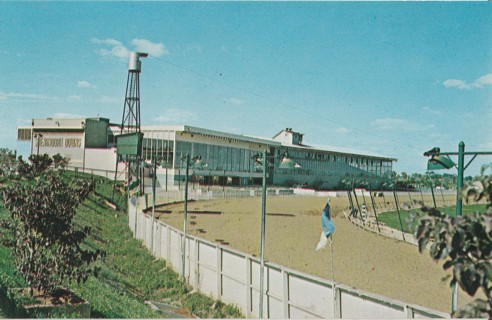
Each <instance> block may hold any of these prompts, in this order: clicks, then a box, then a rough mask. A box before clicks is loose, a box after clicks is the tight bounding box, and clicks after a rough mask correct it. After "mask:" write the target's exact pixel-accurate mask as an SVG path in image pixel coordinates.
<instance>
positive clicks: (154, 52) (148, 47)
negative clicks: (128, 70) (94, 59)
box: [91, 38, 169, 59]
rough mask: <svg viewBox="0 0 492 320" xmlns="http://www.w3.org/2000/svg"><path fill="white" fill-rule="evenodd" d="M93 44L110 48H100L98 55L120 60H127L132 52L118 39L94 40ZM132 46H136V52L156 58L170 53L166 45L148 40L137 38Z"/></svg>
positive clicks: (97, 51) (92, 40) (132, 42)
mask: <svg viewBox="0 0 492 320" xmlns="http://www.w3.org/2000/svg"><path fill="white" fill-rule="evenodd" d="M91 42H92V43H95V44H99V45H104V46H109V48H100V49H97V50H96V53H97V54H99V55H101V56H111V57H116V58H120V59H126V58H127V57H128V54H129V53H130V50H129V49H128V48H127V47H126V46H124V45H123V43H122V42H121V41H118V40H116V39H105V40H101V39H97V38H92V39H91ZM131 44H132V45H133V46H134V49H133V50H134V51H138V52H146V53H148V54H150V55H151V56H154V57H162V56H163V55H166V54H168V53H169V51H168V50H167V49H166V47H165V46H164V44H162V43H154V42H151V41H149V40H147V39H138V38H135V39H133V40H132V41H131Z"/></svg>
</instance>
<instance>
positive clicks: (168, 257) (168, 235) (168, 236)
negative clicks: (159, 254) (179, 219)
mask: <svg viewBox="0 0 492 320" xmlns="http://www.w3.org/2000/svg"><path fill="white" fill-rule="evenodd" d="M166 242H167V243H166V260H167V261H169V262H171V263H170V264H171V265H172V264H173V263H172V259H171V229H170V228H169V226H168V225H166Z"/></svg>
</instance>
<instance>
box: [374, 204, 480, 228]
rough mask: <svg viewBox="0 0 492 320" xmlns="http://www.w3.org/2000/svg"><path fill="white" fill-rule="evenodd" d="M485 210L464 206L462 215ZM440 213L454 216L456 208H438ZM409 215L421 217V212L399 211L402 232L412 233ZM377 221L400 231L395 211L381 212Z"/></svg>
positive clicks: (478, 205)
mask: <svg viewBox="0 0 492 320" xmlns="http://www.w3.org/2000/svg"><path fill="white" fill-rule="evenodd" d="M484 208H485V205H484V204H472V205H465V206H463V210H462V212H463V215H467V214H470V213H473V212H476V211H479V212H483V211H484ZM439 210H441V212H444V213H446V214H448V215H451V216H454V215H455V214H456V207H454V206H453V207H445V208H439ZM411 214H414V215H418V214H420V215H422V211H421V210H420V209H412V210H400V217H401V224H402V226H403V231H405V232H409V233H412V232H413V231H412V230H410V223H409V219H410V216H411ZM378 219H379V221H381V222H384V223H385V224H386V225H387V226H389V227H391V228H394V229H398V230H400V229H401V228H400V221H399V219H398V212H397V211H389V212H383V213H381V214H379V215H378Z"/></svg>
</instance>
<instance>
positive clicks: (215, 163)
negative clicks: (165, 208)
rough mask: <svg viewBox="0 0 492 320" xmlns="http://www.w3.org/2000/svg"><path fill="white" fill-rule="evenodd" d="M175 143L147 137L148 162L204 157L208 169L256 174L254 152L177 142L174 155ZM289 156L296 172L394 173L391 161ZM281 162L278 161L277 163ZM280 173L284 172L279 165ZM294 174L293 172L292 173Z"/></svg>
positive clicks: (292, 153)
mask: <svg viewBox="0 0 492 320" xmlns="http://www.w3.org/2000/svg"><path fill="white" fill-rule="evenodd" d="M173 147H174V144H173V141H172V140H167V139H155V138H144V139H143V146H142V148H143V153H142V154H143V158H144V159H145V160H153V159H159V160H164V161H168V162H169V163H173V165H174V168H184V167H185V163H184V157H185V156H186V154H190V156H191V157H194V156H201V158H202V160H203V161H204V162H205V163H206V164H207V168H208V169H209V170H225V171H235V172H255V171H257V164H256V161H255V160H254V159H253V158H252V157H253V155H254V154H256V152H255V151H252V150H249V149H243V148H237V147H229V146H219V145H210V144H203V143H196V142H186V141H177V142H176V150H175V152H176V153H175V154H174V153H173ZM284 154H285V150H282V149H280V150H278V151H277V156H276V159H277V160H278V161H281V156H280V155H284ZM287 157H289V158H290V159H292V160H294V161H295V162H296V163H297V164H299V165H300V168H297V169H296V172H297V173H301V172H305V173H309V174H315V173H319V174H327V173H329V172H330V171H334V170H336V171H344V172H352V173H361V172H367V173H370V174H375V175H384V174H385V173H387V172H391V171H392V162H391V161H389V160H379V159H371V158H362V157H355V156H351V157H349V156H341V155H334V154H329V153H316V152H312V151H309V152H307V151H303V150H302V151H297V150H289V151H288V153H287ZM277 163H278V162H277ZM275 171H276V172H277V173H285V172H284V171H285V170H280V169H279V168H278V166H277V167H276V168H275ZM293 173H294V172H293Z"/></svg>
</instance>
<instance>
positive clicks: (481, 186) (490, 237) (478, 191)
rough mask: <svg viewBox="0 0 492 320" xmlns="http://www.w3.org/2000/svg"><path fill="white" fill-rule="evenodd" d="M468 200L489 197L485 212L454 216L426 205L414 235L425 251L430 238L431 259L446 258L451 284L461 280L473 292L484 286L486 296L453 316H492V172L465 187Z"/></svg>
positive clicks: (473, 293)
mask: <svg viewBox="0 0 492 320" xmlns="http://www.w3.org/2000/svg"><path fill="white" fill-rule="evenodd" d="M462 197H463V198H464V199H466V200H467V201H468V199H469V198H470V197H473V198H474V199H475V200H480V199H481V198H486V199H487V200H488V205H487V207H486V209H485V212H482V213H480V212H476V213H474V214H470V215H467V216H459V217H453V216H449V215H446V214H444V213H442V212H440V211H439V210H437V209H435V208H430V209H428V208H424V209H423V211H424V212H425V213H427V216H424V217H422V218H421V219H420V220H419V225H418V226H417V229H416V231H415V237H416V239H417V240H418V243H419V250H420V252H422V251H423V250H424V248H425V246H426V244H427V243H428V242H429V241H433V243H432V245H431V247H430V255H431V257H432V259H434V260H436V261H438V260H445V262H444V265H443V268H444V269H449V268H452V271H453V277H452V279H451V283H450V284H451V285H455V284H456V283H457V284H459V286H460V287H461V289H463V290H464V291H465V292H466V293H468V294H469V295H470V296H474V295H475V293H476V292H477V291H478V290H481V291H482V292H483V293H484V294H485V296H486V297H487V300H486V301H485V300H483V299H476V300H475V301H474V302H472V303H471V304H468V305H466V306H465V307H463V308H461V309H460V310H458V311H457V312H456V313H455V314H453V316H459V317H470V318H478V317H480V318H481V317H488V318H491V317H492V296H491V293H492V260H491V259H492V202H491V201H492V176H490V177H483V178H482V179H481V181H475V182H474V183H473V184H472V185H470V186H468V187H467V188H464V190H463V192H462Z"/></svg>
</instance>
